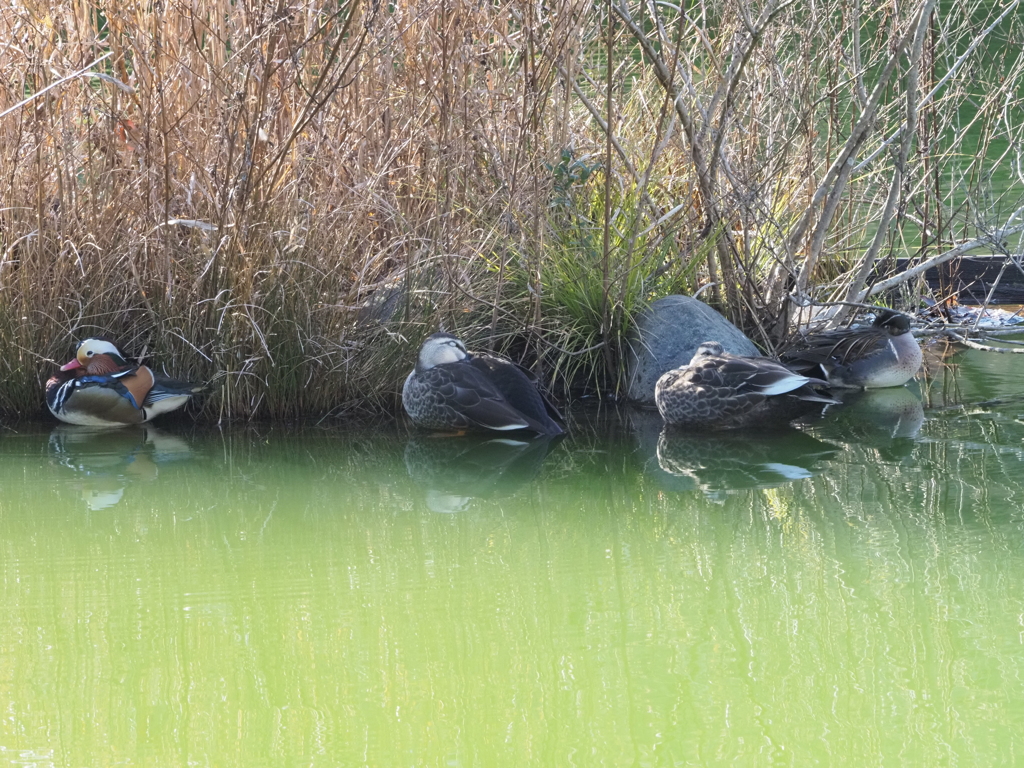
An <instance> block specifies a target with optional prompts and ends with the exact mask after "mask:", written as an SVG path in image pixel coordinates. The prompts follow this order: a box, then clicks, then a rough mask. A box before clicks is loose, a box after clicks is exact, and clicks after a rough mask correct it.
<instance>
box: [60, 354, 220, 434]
mask: <svg viewBox="0 0 1024 768" xmlns="http://www.w3.org/2000/svg"><path fill="white" fill-rule="evenodd" d="M206 391H207V385H205V384H195V383H192V382H187V381H176V380H174V379H169V378H167V377H166V376H161V375H160V374H157V373H154V372H153V371H152V370H150V369H149V367H148V366H145V365H134V364H132V363H129V362H127V361H126V360H125V359H124V358H123V357H122V356H121V353H120V351H118V349H117V347H115V346H114V345H113V344H111V343H110V342H109V341H106V340H104V339H85V340H84V341H83V342H81V343H80V344H79V345H78V349H77V351H76V353H75V357H74V359H73V360H71V361H70V362H68V363H66V364H64V365H62V366H61V367H60V371H59V372H57V373H55V374H54V375H53V376H51V377H50V379H49V380H48V381H47V382H46V405H47V407H48V408H49V409H50V413H52V414H53V415H54V416H56V417H57V418H58V419H60V420H61V421H63V422H67V423H68V424H79V425H83V426H93V427H111V426H118V425H122V424H141V423H143V422H146V421H149V420H150V419H152V418H154V417H155V416H159V415H160V414H163V413H168V412H170V411H173V410H176V409H178V408H180V407H181V406H183V405H184V404H185V403H187V402H188V401H189V399H191V398H192V397H193V396H195V395H198V394H202V393H203V392H206Z"/></svg>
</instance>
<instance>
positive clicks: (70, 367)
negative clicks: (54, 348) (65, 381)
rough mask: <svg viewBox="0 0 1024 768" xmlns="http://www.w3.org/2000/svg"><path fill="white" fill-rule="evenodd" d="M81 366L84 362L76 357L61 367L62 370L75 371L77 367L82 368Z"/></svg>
mask: <svg viewBox="0 0 1024 768" xmlns="http://www.w3.org/2000/svg"><path fill="white" fill-rule="evenodd" d="M81 367H82V364H81V363H80V362H78V359H77V358H76V359H74V360H72V361H71V362H69V363H64V365H62V366H61V367H60V369H61V370H62V371H73V370H74V369H75V368H81Z"/></svg>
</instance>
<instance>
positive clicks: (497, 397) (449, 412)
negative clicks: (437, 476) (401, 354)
mask: <svg viewBox="0 0 1024 768" xmlns="http://www.w3.org/2000/svg"><path fill="white" fill-rule="evenodd" d="M417 378H418V379H419V383H418V385H417V386H418V387H419V388H421V391H424V392H425V393H426V392H429V397H430V399H431V400H433V404H432V407H431V409H432V410H438V411H443V412H444V413H445V415H446V418H445V419H444V420H445V421H446V422H447V423H450V424H451V425H452V426H454V427H456V428H458V429H469V428H472V427H483V428H484V429H494V430H498V431H507V430H515V429H532V430H534V431H535V432H543V431H544V429H543V427H542V426H541V425H540V424H538V423H537V422H536V421H535V420H534V419H531V418H529V417H528V416H527V415H525V414H523V413H521V412H520V411H519V410H517V409H516V408H514V407H513V406H512V405H511V404H509V402H508V401H507V400H506V399H505V396H504V395H503V394H502V392H501V390H500V389H498V387H497V386H496V385H495V384H494V383H492V382H491V381H490V380H489V379H488V378H487V377H486V376H484V375H483V373H482V372H481V371H480V370H478V369H477V368H476V367H474V366H473V365H469V364H467V363H466V362H465V361H460V362H457V363H447V364H444V365H436V366H434V367H433V368H428V369H427V370H425V371H421V372H419V373H418V374H417Z"/></svg>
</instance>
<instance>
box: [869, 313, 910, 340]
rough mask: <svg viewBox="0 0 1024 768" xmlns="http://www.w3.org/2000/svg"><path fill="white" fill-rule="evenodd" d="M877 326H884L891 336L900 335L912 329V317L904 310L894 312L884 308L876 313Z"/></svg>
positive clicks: (875, 323)
mask: <svg viewBox="0 0 1024 768" xmlns="http://www.w3.org/2000/svg"><path fill="white" fill-rule="evenodd" d="M872 325H874V326H875V327H876V328H883V329H884V330H886V331H887V332H888V333H889V334H890V335H891V336H900V335H902V334H904V333H908V332H909V331H910V318H909V317H907V316H906V315H904V314H903V313H902V312H894V311H893V310H891V309H882V310H880V311H879V312H878V314H877V315H875V322H874V323H872Z"/></svg>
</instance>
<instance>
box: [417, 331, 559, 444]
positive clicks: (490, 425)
mask: <svg viewBox="0 0 1024 768" xmlns="http://www.w3.org/2000/svg"><path fill="white" fill-rule="evenodd" d="M402 406H403V407H404V408H405V412H406V413H408V414H409V416H410V418H412V420H413V421H414V422H415V423H416V424H418V425H419V426H421V427H426V428H427V429H436V430H444V431H463V430H469V431H477V432H510V431H515V430H529V431H531V432H536V433H537V434H540V435H560V434H562V433H563V432H564V431H565V430H563V429H562V427H561V426H560V425H559V424H558V423H557V422H556V421H555V419H561V415H560V414H559V413H558V411H557V409H555V407H554V406H553V405H551V403H549V402H548V401H547V400H546V399H545V398H544V397H543V396H542V395H541V393H540V392H539V391H538V389H537V385H536V383H535V382H534V381H533V380H532V379H531V378H530V376H528V375H527V374H526V372H524V371H523V369H521V368H520V367H519V366H518V365H516V364H515V363H511V362H509V361H507V360H502V359H501V358H497V357H494V356H491V355H487V354H480V353H471V352H469V351H468V350H467V349H466V346H465V344H463V343H462V342H461V341H460V340H459V339H457V338H456V337H455V336H452V335H451V334H450V333H435V334H433V335H432V336H429V337H428V338H427V340H426V341H424V342H423V346H422V347H421V348H420V352H419V356H418V357H417V359H416V367H415V368H414V369H413V371H412V373H410V374H409V376H408V378H406V380H405V386H404V387H403V388H402Z"/></svg>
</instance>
